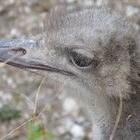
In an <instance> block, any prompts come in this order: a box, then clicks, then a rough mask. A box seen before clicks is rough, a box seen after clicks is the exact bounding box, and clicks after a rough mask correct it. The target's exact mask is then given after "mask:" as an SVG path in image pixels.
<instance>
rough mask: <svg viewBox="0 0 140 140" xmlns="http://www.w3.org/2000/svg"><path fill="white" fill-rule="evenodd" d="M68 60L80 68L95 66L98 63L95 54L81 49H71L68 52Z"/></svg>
mask: <svg viewBox="0 0 140 140" xmlns="http://www.w3.org/2000/svg"><path fill="white" fill-rule="evenodd" d="M70 62H71V63H72V64H73V65H75V66H76V67H77V68H80V69H86V68H91V67H93V68H95V67H97V65H98V64H99V60H98V58H97V57H96V56H95V55H93V54H91V53H89V52H85V51H83V50H73V51H72V52H71V53H70Z"/></svg>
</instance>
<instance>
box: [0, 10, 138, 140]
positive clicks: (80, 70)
mask: <svg viewBox="0 0 140 140" xmlns="http://www.w3.org/2000/svg"><path fill="white" fill-rule="evenodd" d="M138 36H139V35H138V32H137V31H136V29H135V28H134V27H133V25H132V24H131V23H129V22H128V21H127V19H125V18H124V17H122V16H121V15H119V14H117V13H116V12H112V11H111V10H109V9H106V8H91V9H83V10H71V11H67V10H65V11H63V10H60V9H55V10H52V12H51V13H50V16H49V19H48V22H47V23H46V27H45V29H44V31H42V32H41V33H40V34H38V35H37V36H34V37H31V38H30V39H28V38H27V39H22V40H20V39H19V40H9V41H6V40H3V41H0V61H1V62H4V61H7V64H9V65H12V66H15V67H18V68H21V69H30V70H36V72H38V73H41V74H43V75H46V71H47V72H48V73H49V76H50V77H52V78H56V79H57V80H59V81H60V82H62V83H66V85H67V86H68V87H69V88H71V91H70V93H69V94H70V95H72V96H74V97H75V98H76V99H77V100H79V101H80V103H81V105H82V107H83V108H85V110H86V111H87V112H88V114H89V115H90V117H91V120H92V122H93V128H94V134H93V139H94V140H107V139H109V136H110V133H111V130H112V128H113V125H114V122H115V118H116V114H117V107H118V98H119V97H121V98H122V99H123V100H125V103H126V106H125V108H124V113H123V117H122V118H123V119H122V120H123V121H122V123H121V124H120V128H122V130H123V132H122V133H121V130H120V131H119V130H118V132H117V133H118V136H116V140H118V138H119V139H123V140H125V139H129V140H130V135H131V134H133V132H132V131H131V127H130V122H129V121H128V122H126V120H127V117H128V116H129V115H131V113H132V112H130V111H127V110H128V109H130V110H131V111H132V110H133V112H134V113H137V114H138V112H137V111H136V110H138V109H137V108H138V105H140V91H139V90H140V85H139V84H140V73H139V70H140V42H139V38H138ZM17 54H18V55H17ZM14 55H16V56H15V57H13V56H14ZM11 57H12V59H10V58H11ZM8 59H9V60H8ZM134 101H135V102H134ZM134 107H135V108H134ZM139 109H140V107H139ZM132 115H133V113H132ZM139 115H140V111H139ZM136 120H138V117H137V116H136V118H132V122H133V123H134V122H136ZM139 120H140V119H139ZM124 122H125V123H124ZM132 122H131V123H132ZM137 122H138V121H137ZM122 124H123V125H122ZM135 124H136V123H135ZM135 127H136V128H137V131H138V132H136V133H135V136H134V135H133V137H132V138H131V140H132V139H133V140H134V139H137V140H138V139H140V122H139V124H136V125H135ZM135 127H134V128H135ZM127 128H128V129H127Z"/></svg>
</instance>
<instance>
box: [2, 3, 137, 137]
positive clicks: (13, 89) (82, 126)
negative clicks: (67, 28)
mask: <svg viewBox="0 0 140 140" xmlns="http://www.w3.org/2000/svg"><path fill="white" fill-rule="evenodd" d="M58 4H63V5H65V6H70V7H72V6H75V5H77V6H79V7H85V6H93V5H98V6H100V5H102V4H108V5H109V6H110V7H112V8H114V9H117V10H120V11H121V12H122V13H123V14H125V15H126V16H128V17H129V18H130V19H131V20H133V21H134V22H136V23H138V24H139V25H140V1H139V0H133V1H131V0H130V1H129V0H118V1H113V0H0V38H1V39H11V38H24V37H25V36H32V35H34V34H37V33H39V31H40V28H41V27H42V26H43V23H44V22H45V21H46V20H47V14H48V12H49V11H50V9H51V8H52V7H54V6H55V5H58ZM41 80H42V77H40V76H39V75H36V74H34V73H30V72H26V71H22V70H19V69H16V68H13V67H11V66H4V67H0V113H3V114H4V112H2V111H1V110H2V109H3V108H4V107H5V106H6V107H9V108H11V110H13V109H16V110H18V111H20V114H21V115H20V117H17V119H16V117H15V116H11V117H9V118H8V117H7V116H8V115H7V114H6V116H5V117H4V119H3V118H2V117H1V116H2V115H1V114H0V130H1V131H0V140H2V137H4V136H6V135H7V134H8V133H9V132H11V131H12V130H14V129H15V128H16V127H18V126H20V125H21V124H22V123H24V122H25V121H27V120H29V119H30V118H31V115H32V112H33V109H34V100H35V95H36V93H37V91H38V87H39V85H40V82H41ZM43 108H44V110H43V112H42V113H41V115H40V118H41V119H40V120H38V122H40V121H41V122H42V123H43V125H44V126H45V128H46V129H47V130H49V131H51V132H53V133H54V136H53V138H51V139H52V140H90V139H91V125H90V121H89V120H88V119H87V118H86V117H85V116H84V115H83V113H82V111H81V110H80V108H79V106H78V104H77V103H76V102H75V101H74V100H73V99H71V98H66V97H65V96H64V94H63V87H61V86H60V85H59V84H58V83H54V82H53V81H48V80H46V81H45V82H44V84H43V86H42V87H41V90H40V94H39V99H38V108H37V111H38V113H39V112H40V111H41V110H42V109H43ZM4 109H5V108H4ZM8 112H9V111H8ZM28 131H29V130H28V128H27V125H25V126H24V127H22V128H20V129H18V130H17V131H15V132H14V133H13V134H11V135H9V136H8V137H7V138H6V139H8V140H27V139H28V138H27V136H28V133H29V132H28ZM29 140H30V139H29Z"/></svg>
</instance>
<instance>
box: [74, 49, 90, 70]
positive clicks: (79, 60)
mask: <svg viewBox="0 0 140 140" xmlns="http://www.w3.org/2000/svg"><path fill="white" fill-rule="evenodd" d="M72 59H73V61H74V62H75V64H76V65H77V66H79V67H86V66H89V65H90V64H91V63H92V59H91V58H88V57H86V56H83V55H82V54H79V53H76V52H72Z"/></svg>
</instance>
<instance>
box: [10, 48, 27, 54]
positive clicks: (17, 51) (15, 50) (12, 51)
mask: <svg viewBox="0 0 140 140" xmlns="http://www.w3.org/2000/svg"><path fill="white" fill-rule="evenodd" d="M8 53H10V54H11V55H16V54H19V55H21V56H22V55H25V54H26V50H25V49H24V48H12V49H10V50H9V51H8Z"/></svg>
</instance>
